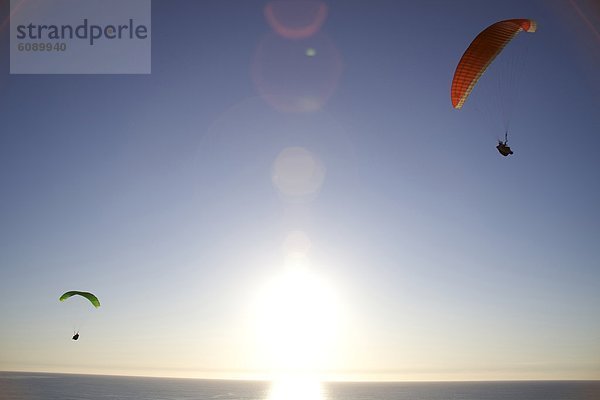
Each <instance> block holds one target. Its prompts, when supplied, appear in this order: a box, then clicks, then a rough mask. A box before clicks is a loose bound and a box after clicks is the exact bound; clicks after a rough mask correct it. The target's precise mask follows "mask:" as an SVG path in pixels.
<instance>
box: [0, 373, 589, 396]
mask: <svg viewBox="0 0 600 400" xmlns="http://www.w3.org/2000/svg"><path fill="white" fill-rule="evenodd" d="M109 399H123V400H205V399H206V400H210V399H219V400H508V399H511V400H512V399H515V400H600V381H521V382H420V383H325V384H323V385H322V387H321V393H320V394H319V393H315V392H314V391H313V392H310V391H308V392H306V393H303V392H301V391H299V390H297V389H296V388H295V389H294V390H292V391H291V392H289V393H285V391H284V392H281V391H278V392H276V393H274V391H273V390H272V388H271V384H270V383H269V382H253V381H227V380H196V379H168V378H138V377H116V376H99V375H66V374H41V373H19V372H0V400H109Z"/></svg>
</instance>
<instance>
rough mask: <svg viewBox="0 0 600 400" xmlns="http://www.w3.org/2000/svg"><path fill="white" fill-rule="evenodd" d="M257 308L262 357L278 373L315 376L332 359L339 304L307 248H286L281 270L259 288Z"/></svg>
mask: <svg viewBox="0 0 600 400" xmlns="http://www.w3.org/2000/svg"><path fill="white" fill-rule="evenodd" d="M253 314H254V318H253V321H254V325H255V335H256V350H257V353H258V354H259V356H260V358H261V359H262V360H261V362H260V363H261V364H262V365H264V366H265V367H266V368H267V369H269V370H270V371H271V372H272V373H274V374H275V375H278V376H279V375H286V376H291V375H294V376H300V375H302V376H307V375H311V376H316V375H317V374H318V372H319V371H322V370H324V369H326V368H327V367H328V366H329V365H330V363H331V362H332V355H333V351H332V348H333V347H334V346H335V339H336V336H337V335H338V333H339V332H338V329H339V321H340V316H341V309H340V307H339V301H338V299H337V296H336V293H335V291H334V290H333V287H332V285H331V284H329V283H328V282H327V281H326V279H324V278H323V277H322V276H320V275H319V274H318V273H316V272H315V271H314V269H313V268H311V265H310V262H309V260H308V258H307V257H306V255H305V254H303V253H301V252H297V253H290V254H288V256H287V257H286V262H285V267H284V268H283V271H282V272H281V273H280V274H278V275H277V276H275V277H273V278H272V279H270V280H269V281H268V282H267V283H266V284H265V285H264V286H263V287H262V289H261V290H260V292H259V295H258V298H257V301H256V303H255V305H254V312H253Z"/></svg>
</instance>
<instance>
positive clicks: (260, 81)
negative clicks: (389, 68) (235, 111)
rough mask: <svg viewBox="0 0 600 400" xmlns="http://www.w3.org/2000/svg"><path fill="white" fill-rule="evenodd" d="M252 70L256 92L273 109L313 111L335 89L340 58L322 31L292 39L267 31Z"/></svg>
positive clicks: (256, 53) (340, 71) (325, 100)
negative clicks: (308, 36) (310, 35)
mask: <svg viewBox="0 0 600 400" xmlns="http://www.w3.org/2000/svg"><path fill="white" fill-rule="evenodd" d="M307 49H311V51H310V52H309V53H310V55H308V53H307ZM251 73H252V79H253V81H254V84H255V87H256V89H257V92H258V94H259V95H260V96H261V97H262V98H263V99H264V100H265V101H266V102H267V103H268V104H269V105H271V106H272V107H273V108H275V109H276V110H278V111H283V112H314V111H316V110H319V109H321V108H322V107H323V106H324V105H325V104H326V103H327V101H328V100H329V98H330V97H331V96H332V95H333V93H334V92H335V90H336V88H337V86H338V82H339V80H340V77H341V74H342V59H341V55H340V53H339V51H338V50H337V48H336V47H335V45H334V44H333V42H332V41H331V40H330V39H329V37H327V36H326V35H325V34H323V33H319V34H316V35H314V36H313V37H310V38H308V39H302V40H294V41H290V40H286V39H284V38H281V37H280V36H277V35H275V34H268V35H266V36H265V37H264V38H263V39H262V40H261V42H260V43H259V44H258V47H257V49H256V52H255V55H254V61H253V63H252V71H251Z"/></svg>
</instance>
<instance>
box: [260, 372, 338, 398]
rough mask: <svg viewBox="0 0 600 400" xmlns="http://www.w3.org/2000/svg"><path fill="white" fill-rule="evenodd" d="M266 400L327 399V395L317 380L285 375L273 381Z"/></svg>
mask: <svg viewBox="0 0 600 400" xmlns="http://www.w3.org/2000/svg"><path fill="white" fill-rule="evenodd" d="M267 400H327V397H326V396H325V393H324V391H323V386H322V384H321V382H320V381H319V380H317V379H314V378H310V377H304V376H286V377H281V378H278V379H276V380H274V381H273V383H272V384H271V389H270V390H269V397H268V398H267Z"/></svg>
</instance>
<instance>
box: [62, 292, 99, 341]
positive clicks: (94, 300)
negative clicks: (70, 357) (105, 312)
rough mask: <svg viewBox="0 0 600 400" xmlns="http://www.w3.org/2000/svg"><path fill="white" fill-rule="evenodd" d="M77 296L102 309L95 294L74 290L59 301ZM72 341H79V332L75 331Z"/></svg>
mask: <svg viewBox="0 0 600 400" xmlns="http://www.w3.org/2000/svg"><path fill="white" fill-rule="evenodd" d="M75 295H78V296H82V297H85V298H86V299H88V300H89V301H90V303H92V305H93V306H94V307H95V308H98V307H100V300H98V298H97V297H96V296H95V295H94V294H92V293H90V292H79V291H76V290H72V291H70V292H66V293H64V294H63V295H62V296H60V298H59V300H60V301H65V300H67V299H68V298H69V297H71V296H75ZM71 339H73V340H77V339H79V331H75V332H74V334H73V337H72V338H71Z"/></svg>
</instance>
